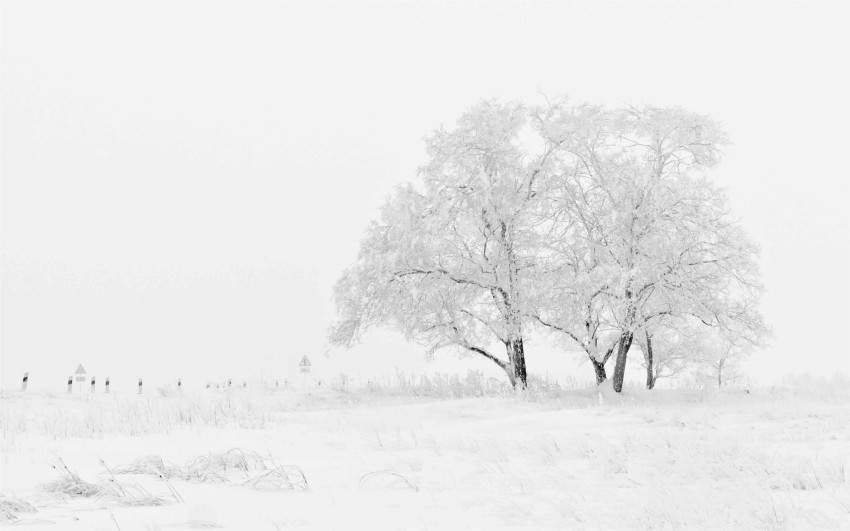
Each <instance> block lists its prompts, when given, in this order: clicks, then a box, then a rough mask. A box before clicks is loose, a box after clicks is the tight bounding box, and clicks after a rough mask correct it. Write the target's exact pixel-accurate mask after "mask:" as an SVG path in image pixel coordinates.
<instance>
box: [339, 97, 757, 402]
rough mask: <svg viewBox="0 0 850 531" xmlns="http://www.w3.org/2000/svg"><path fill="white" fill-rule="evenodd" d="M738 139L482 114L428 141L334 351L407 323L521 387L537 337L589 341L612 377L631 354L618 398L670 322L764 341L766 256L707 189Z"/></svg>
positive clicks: (589, 349) (378, 238) (689, 126)
mask: <svg viewBox="0 0 850 531" xmlns="http://www.w3.org/2000/svg"><path fill="white" fill-rule="evenodd" d="M725 143H726V136H725V134H724V133H723V132H722V131H721V129H720V128H719V126H718V125H717V124H716V123H715V122H713V121H712V120H710V119H709V118H706V117H702V116H699V115H695V114H692V113H688V112H686V111H684V110H682V109H678V108H670V109H659V108H655V107H643V108H635V107H628V108H625V109H613V110H609V109H605V108H602V107H598V106H591V105H570V104H568V103H567V102H565V101H563V100H562V101H556V102H554V103H551V102H550V103H549V104H548V105H547V106H542V107H533V108H529V107H526V106H524V105H522V104H518V103H510V104H500V103H497V102H483V103H481V104H479V105H476V106H474V107H473V108H472V109H471V110H470V111H469V112H467V113H465V114H464V115H463V116H462V117H461V118H460V120H459V121H458V123H457V127H456V128H454V129H453V130H451V131H446V130H442V129H441V130H438V131H437V132H435V133H434V134H433V135H432V136H431V137H429V138H428V140H427V152H428V155H429V162H428V163H427V164H426V165H425V166H424V167H423V168H422V169H421V172H420V174H421V178H422V182H421V184H418V185H417V186H408V187H405V188H403V189H400V190H399V191H398V193H397V194H396V195H395V196H393V197H392V198H391V199H390V201H389V202H388V203H387V205H386V206H385V208H384V210H383V213H382V219H381V221H380V222H376V223H374V224H373V225H372V226H371V227H370V228H369V230H368V231H367V237H366V239H365V240H364V241H363V244H362V247H361V252H360V257H359V259H358V261H357V263H356V264H355V265H354V266H353V267H352V268H351V269H349V270H348V271H347V272H346V274H345V275H344V276H343V278H341V279H340V281H339V282H338V284H337V288H336V296H337V303H338V308H339V313H340V320H339V321H338V322H337V323H336V324H335V325H334V327H333V328H332V334H331V338H332V340H334V341H335V342H338V343H343V344H350V342H351V341H353V340H355V339H357V338H358V337H360V335H361V334H362V333H363V331H365V330H367V329H368V328H370V327H372V326H381V325H388V326H393V327H395V328H397V329H399V330H401V331H403V332H404V333H405V334H406V335H407V337H409V338H411V339H413V340H416V341H419V342H422V343H424V344H426V345H428V347H429V352H433V351H434V350H436V349H439V348H442V347H447V346H454V347H458V348H460V349H463V350H465V351H467V352H472V353H476V354H478V355H481V356H484V357H486V358H488V359H490V360H492V361H493V362H494V363H496V364H497V365H499V366H500V367H502V368H503V369H504V370H505V371H506V373H507V374H508V376H509V378H510V380H511V382H512V383H514V384H515V385H520V386H524V385H525V381H526V369H525V339H526V334H527V332H528V329H529V328H530V326H531V325H532V324H535V325H539V326H542V327H544V328H545V329H547V330H549V331H555V332H557V333H559V334H562V335H564V336H565V337H568V338H570V339H571V340H573V341H575V342H576V343H577V344H578V345H580V346H581V347H582V348H583V349H584V351H585V353H586V354H587V356H588V358H589V359H590V360H591V362H592V364H593V367H594V372H595V375H596V378H597V382H601V381H603V380H604V379H605V378H606V377H607V374H606V371H605V363H606V361H608V359H609V358H611V357H612V356H613V355H614V353H615V352H616V356H615V359H616V364H615V367H614V388H615V390H616V391H618V392H619V391H620V390H621V389H622V383H623V377H624V374H625V367H626V359H627V355H628V352H629V349H630V348H631V346H632V343H633V341H634V340H635V337H636V335H640V334H642V339H641V340H640V341H643V342H644V344H645V348H644V352H645V354H648V353H650V352H653V351H652V348H651V347H652V346H653V341H652V334H653V333H655V332H654V331H655V330H656V329H660V328H659V327H661V325H662V324H663V322H662V321H663V320H665V319H673V318H679V319H681V318H684V317H689V318H692V319H696V320H698V321H699V322H700V323H702V324H703V325H705V326H711V327H715V328H717V329H718V330H726V331H730V330H733V329H734V330H739V331H740V330H745V331H748V333H749V335H750V336H752V337H753V338H756V340H757V338H759V337H761V336H763V335H764V325H763V323H762V321H761V317H760V316H759V314H758V312H757V311H756V304H757V301H758V297H759V295H760V290H761V288H760V285H759V282H758V270H757V267H756V263H755V255H756V249H755V247H754V246H753V244H752V243H750V241H749V240H748V239H747V238H746V236H745V234H744V233H743V231H742V229H741V227H740V225H739V224H738V223H737V221H736V220H735V219H734V218H733V217H732V216H731V214H730V210H729V207H728V205H727V201H726V197H725V194H724V193H723V191H722V190H721V189H719V188H717V187H716V186H714V185H713V184H711V183H710V182H709V181H708V179H707V170H709V169H710V168H712V167H713V166H715V165H716V164H717V163H718V162H719V160H720V149H721V147H722V146H723V145H724V144H725ZM741 337H745V336H743V335H742V336H741ZM658 339H659V340H664V339H665V337H664V336H663V335H662V336H660V337H659V338H658ZM499 344H501V345H502V346H504V348H505V353H506V354H505V357H504V358H502V357H499V356H498V355H497V354H496V353H495V351H493V346H494V345H499ZM656 344H657V341H656ZM671 359H672V358H671ZM655 365H656V364H655V363H654V360H653V363H651V364H650V374H651V375H653V374H654V376H652V378H650V379H651V380H652V382H651V383H653V384H654V378H657V377H658V375H659V374H660V373H657V372H652V371H656V369H654V368H652V367H653V366H655Z"/></svg>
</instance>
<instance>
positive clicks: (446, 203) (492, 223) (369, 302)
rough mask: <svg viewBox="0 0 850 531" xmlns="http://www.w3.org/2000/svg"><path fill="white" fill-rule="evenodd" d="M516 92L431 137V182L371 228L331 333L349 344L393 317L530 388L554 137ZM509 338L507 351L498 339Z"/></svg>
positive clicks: (420, 336) (410, 333)
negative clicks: (543, 201) (532, 293)
mask: <svg viewBox="0 0 850 531" xmlns="http://www.w3.org/2000/svg"><path fill="white" fill-rule="evenodd" d="M537 133H539V128H535V127H534V125H533V124H530V123H529V120H528V111H527V109H526V108H525V107H524V106H523V105H521V104H516V103H511V104H499V103H496V102H482V103H481V104H479V105H476V106H474V107H473V108H472V109H471V110H470V111H469V112H467V113H466V114H464V115H463V116H462V117H461V118H460V120H459V121H458V123H457V127H456V128H455V129H454V130H451V131H446V130H439V131H437V132H435V133H434V134H433V135H432V136H431V137H430V138H428V140H427V152H428V155H429V158H430V160H429V162H428V163H427V164H426V165H425V166H424V167H423V168H422V169H421V171H420V175H421V177H422V184H421V186H418V187H413V186H409V187H407V188H404V189H402V190H400V191H399V193H398V194H396V196H394V197H393V198H392V199H391V200H390V202H389V203H388V204H387V206H385V208H384V210H383V218H382V221H381V222H379V223H374V224H373V225H372V226H371V227H370V228H369V230H368V232H367V237H366V239H365V240H364V242H363V244H362V246H361V251H360V257H359V259H358V262H357V264H356V265H355V266H354V267H353V268H351V269H350V270H349V271H347V272H346V273H345V275H344V276H343V277H342V278H341V279H340V281H339V282H338V284H337V287H336V299H337V305H338V309H339V313H340V319H339V321H338V322H337V323H336V324H335V325H334V326H333V327H332V330H331V340H332V341H334V342H336V343H342V344H350V342H351V341H352V340H354V339H356V338H357V337H359V336H360V335H361V334H362V333H363V332H364V331H365V330H366V329H368V328H369V327H372V326H379V325H389V326H393V327H395V328H397V329H399V330H401V331H403V332H404V333H405V334H406V335H407V337H409V338H411V339H413V340H416V341H419V342H421V343H424V344H426V345H428V347H429V351H430V352H433V351H435V350H437V349H439V348H443V347H449V346H453V347H459V348H460V349H463V350H465V351H467V352H472V353H475V354H478V355H481V356H484V357H486V358H487V359H490V360H491V361H493V362H494V363H496V364H497V365H498V366H499V367H501V368H502V369H504V370H505V372H506V373H507V374H508V377H509V378H510V380H511V383H512V384H514V385H516V386H520V387H525V385H526V364H525V345H524V335H525V330H526V328H527V327H528V326H527V325H528V320H529V317H528V313H527V312H526V311H525V310H524V306H525V304H526V300H525V296H526V287H527V285H528V279H527V276H528V274H529V272H530V271H532V269H533V265H534V264H533V262H532V260H531V258H532V257H533V252H532V250H531V247H532V245H533V244H534V241H535V238H536V236H535V234H534V231H533V228H534V227H533V224H532V222H533V218H532V216H531V213H532V212H533V211H534V210H535V209H536V208H537V206H536V205H537V203H538V202H539V201H540V197H543V196H544V195H545V194H541V193H539V192H540V186H541V184H542V183H545V182H547V181H546V179H544V174H545V173H546V171H547V159H548V158H549V156H550V155H551V153H552V151H553V150H554V148H555V145H554V144H553V143H552V142H550V141H548V140H547V139H545V138H541V137H539V134H538V138H537V141H536V142H534V143H533V144H531V145H529V141H528V138H527V136H528V135H532V136H534V135H535V134H537ZM498 344H501V345H502V346H503V347H504V348H505V357H504V358H502V357H500V356H498V355H497V354H496V353H494V351H493V350H492V347H493V345H498Z"/></svg>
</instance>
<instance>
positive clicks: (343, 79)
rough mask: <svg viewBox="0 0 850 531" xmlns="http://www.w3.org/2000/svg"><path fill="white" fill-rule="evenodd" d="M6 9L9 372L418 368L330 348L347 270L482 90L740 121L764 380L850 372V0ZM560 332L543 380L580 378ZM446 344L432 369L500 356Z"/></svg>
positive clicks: (533, 362) (732, 184)
mask: <svg viewBox="0 0 850 531" xmlns="http://www.w3.org/2000/svg"><path fill="white" fill-rule="evenodd" d="M0 16H2V168H0V169H2V330H0V331H1V332H2V365H0V367H2V384H3V385H4V386H13V385H18V383H17V382H19V381H20V377H21V373H23V371H25V370H29V371H30V373H31V381H32V384H33V386H34V387H38V386H43V387H44V388H48V387H50V388H54V389H57V390H61V385H62V384H61V380H62V379H63V378H64V377H65V376H67V375H68V374H70V372H72V371H73V369H74V368H76V366H77V364H78V363H81V362H82V363H83V364H84V365H85V366H86V368H87V369H88V370H89V373H90V374H96V375H98V376H100V377H102V376H105V375H111V376H112V380H113V385H114V386H116V387H119V388H120V387H121V386H124V387H126V388H128V389H129V388H130V386H131V385H134V383H135V378H137V377H138V376H144V377H145V378H148V379H149V381H154V382H157V381H162V380H167V379H172V378H174V379H176V378H177V377H178V376H182V377H183V378H184V380H186V381H187V382H190V381H192V382H196V384H197V385H200V384H201V382H202V381H205V380H206V379H209V378H219V379H224V378H227V377H228V376H230V377H233V378H235V379H239V380H241V379H242V378H258V377H264V376H265V377H277V376H279V377H280V378H281V379H283V378H284V377H287V376H288V377H290V378H291V377H293V376H294V374H295V371H296V365H297V362H298V360H299V359H300V357H301V356H302V355H304V354H307V355H309V356H310V357H311V359H312V360H313V361H314V364H315V365H316V367H317V372H320V373H322V372H324V373H337V372H347V373H348V374H350V375H355V376H356V375H357V374H361V376H362V377H364V378H365V377H366V376H367V375H369V374H372V373H375V372H387V371H389V372H392V371H393V370H394V367H395V365H398V366H399V367H401V368H403V369H405V370H419V369H421V368H423V367H425V364H424V362H423V361H422V359H421V355H420V354H419V352H420V350H421V349H419V348H418V347H416V346H409V345H405V344H403V342H401V341H399V340H398V339H397V338H395V337H394V336H393V335H392V334H376V335H375V336H373V337H372V338H371V339H370V340H368V341H367V342H366V343H365V344H364V345H362V346H361V347H360V348H357V349H355V350H354V351H350V352H341V351H339V352H338V351H334V350H332V351H331V352H330V355H329V357H325V356H323V353H324V352H325V351H326V345H325V329H326V327H327V323H328V322H329V320H330V319H331V318H332V316H333V307H332V301H331V286H332V284H333V282H334V280H335V279H336V278H337V276H338V275H339V274H340V272H341V271H342V269H343V268H344V267H345V266H346V265H347V264H349V263H350V262H351V261H352V260H353V259H354V257H355V255H356V252H357V248H358V244H359V240H360V238H361V236H362V234H363V230H364V228H365V227H366V225H367V223H368V221H369V220H370V219H372V218H373V217H374V216H375V215H376V212H377V208H378V207H379V206H380V204H381V203H382V202H383V200H384V199H385V197H386V196H387V195H388V193H389V192H390V191H391V189H392V188H393V187H394V186H395V185H396V184H398V183H401V182H404V181H407V180H409V179H413V178H415V170H416V168H417V166H418V165H419V164H421V163H422V162H423V160H424V150H423V147H424V145H423V142H422V138H423V136H424V135H426V134H427V133H429V132H430V131H432V130H433V129H435V128H436V127H438V126H440V124H445V125H446V126H451V125H452V124H453V123H454V121H455V120H456V118H457V117H458V116H459V115H460V114H461V113H462V112H463V111H464V110H465V109H466V108H468V107H469V106H470V105H472V104H473V103H475V102H476V101H477V100H479V99H481V98H490V97H494V96H495V97H500V98H502V99H513V98H519V99H523V100H526V101H533V102H536V101H540V93H541V92H542V93H545V94H547V95H551V96H554V95H559V94H567V95H569V96H571V97H572V98H574V99H576V100H581V101H590V102H596V103H607V104H612V105H616V104H621V103H624V102H631V103H651V104H656V105H682V106H684V107H686V108H688V109H690V110H693V111H696V112H700V113H705V114H710V115H712V116H713V117H715V118H716V119H718V120H720V121H721V122H723V124H724V125H725V127H726V129H727V131H728V132H729V134H730V135H731V137H732V139H733V141H734V146H733V147H731V148H730V149H729V150H728V154H727V157H726V159H725V161H724V163H723V164H722V165H721V167H720V169H719V170H718V171H717V172H716V175H717V178H718V180H720V181H721V182H722V183H723V184H724V185H726V186H728V187H729V190H730V195H731V198H732V202H733V206H734V208H735V209H736V211H737V212H738V213H739V214H740V216H741V218H742V221H743V223H744V225H745V226H746V227H747V229H748V231H749V233H750V235H751V236H752V237H753V238H754V239H755V240H756V241H758V242H759V243H760V244H761V246H762V251H763V253H762V267H763V273H764V281H765V284H766V286H767V288H768V290H769V292H768V294H767V296H766V297H765V298H764V300H763V312H764V314H765V316H766V318H767V320H768V321H769V323H770V324H771V325H772V326H773V327H774V329H775V338H774V341H773V344H772V346H771V347H770V348H769V349H767V350H765V351H764V352H762V353H759V354H757V355H756V356H754V357H753V358H752V360H751V361H750V363H749V364H748V369H749V371H750V373H751V374H752V375H753V376H754V377H757V378H761V379H762V380H764V381H770V380H775V379H776V378H777V377H779V376H780V375H782V374H783V373H785V372H787V371H790V370H798V371H799V370H809V371H811V372H813V373H816V374H825V375H828V374H830V373H832V372H834V371H835V370H843V371H848V370H850V350H848V346H847V345H848V343H847V342H846V341H845V340H844V336H845V335H846V332H847V330H848V327H850V311H848V297H849V296H850V282H849V281H848V273H850V223H848V220H850V215H848V207H847V204H848V200H847V192H848V188H850V187H848V178H850V172H848V169H847V168H848V166H847V161H846V152H847V146H848V136H850V135H848V132H847V124H848V123H850V103H848V94H850V82H849V81H848V66H847V65H848V63H847V57H848V56H847V51H848V50H850V36H848V35H850V33H848V31H847V28H848V23H850V4H848V3H846V2H841V3H832V4H827V3H817V2H801V3H793V4H787V3H779V2H758V3H719V2H707V3H695V2H675V3H662V2H650V3H637V2H623V3H613V2H607V3H531V2H522V3H484V2H477V3H467V4H458V3H456V2H450V3H437V2H425V3H407V2H405V3H392V4H390V3H377V2H375V3H373V2H348V3H319V2H312V3H274V2H263V3H243V2H240V3H236V2H234V3H223V2H217V3H201V2H186V3H168V4H167V3H161V2H146V3H125V2H109V3H107V2H100V3H85V4H77V3H71V2H62V3H57V4H47V3H42V2H20V3H19V2H8V1H7V2H3V4H2V14H1V15H0ZM544 347H545V345H542V344H540V343H539V342H535V343H532V344H531V345H529V347H528V364H529V368H530V370H531V371H532V372H537V373H541V374H542V373H546V372H549V373H550V374H551V375H553V376H564V375H567V374H572V375H574V376H575V377H576V378H577V379H579V380H583V379H589V378H591V376H592V370H591V369H590V367H589V366H587V365H582V366H578V363H577V360H579V359H580V357H577V356H569V355H564V354H562V353H552V352H550V351H548V349H546V348H544ZM535 348H537V351H536V350H535ZM454 360H455V356H454V355H453V354H450V353H444V354H442V355H439V357H438V362H437V363H436V364H432V365H430V366H429V367H430V369H432V370H434V369H435V368H437V369H439V370H453V369H460V370H462V371H465V369H466V367H473V368H477V369H486V370H488V371H489V370H490V365H492V363H490V362H487V361H475V362H471V361H470V362H464V363H460V362H456V361H454ZM358 364H359V365H360V366H358ZM493 368H495V366H493ZM493 374H495V375H498V373H497V372H496V373H493ZM635 376H636V377H639V376H641V375H640V374H635ZM57 380H58V381H59V383H58V384H57V383H55V382H56V381H57ZM39 382H40V383H39Z"/></svg>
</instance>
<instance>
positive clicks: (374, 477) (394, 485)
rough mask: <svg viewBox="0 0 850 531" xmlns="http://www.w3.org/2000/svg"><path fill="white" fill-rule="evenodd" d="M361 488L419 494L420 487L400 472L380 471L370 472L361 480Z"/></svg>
mask: <svg viewBox="0 0 850 531" xmlns="http://www.w3.org/2000/svg"><path fill="white" fill-rule="evenodd" d="M359 486H360V488H365V487H372V488H380V489H412V490H414V491H416V492H419V485H417V484H416V482H415V481H413V480H411V479H408V478H406V477H404V476H402V475H401V474H399V473H398V472H393V471H392V470H378V471H376V472H369V473H368V474H366V475H364V476H363V477H361V478H360V482H359Z"/></svg>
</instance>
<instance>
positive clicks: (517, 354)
mask: <svg viewBox="0 0 850 531" xmlns="http://www.w3.org/2000/svg"><path fill="white" fill-rule="evenodd" d="M505 347H506V348H507V350H508V358H509V359H510V367H511V369H512V370H513V378H511V385H513V386H514V388H515V389H516V387H517V386H519V388H520V389H525V388H526V387H528V374H527V373H526V370H525V346H524V345H523V342H522V338H518V339H512V340H511V341H509V342H508V343H506V344H505Z"/></svg>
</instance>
